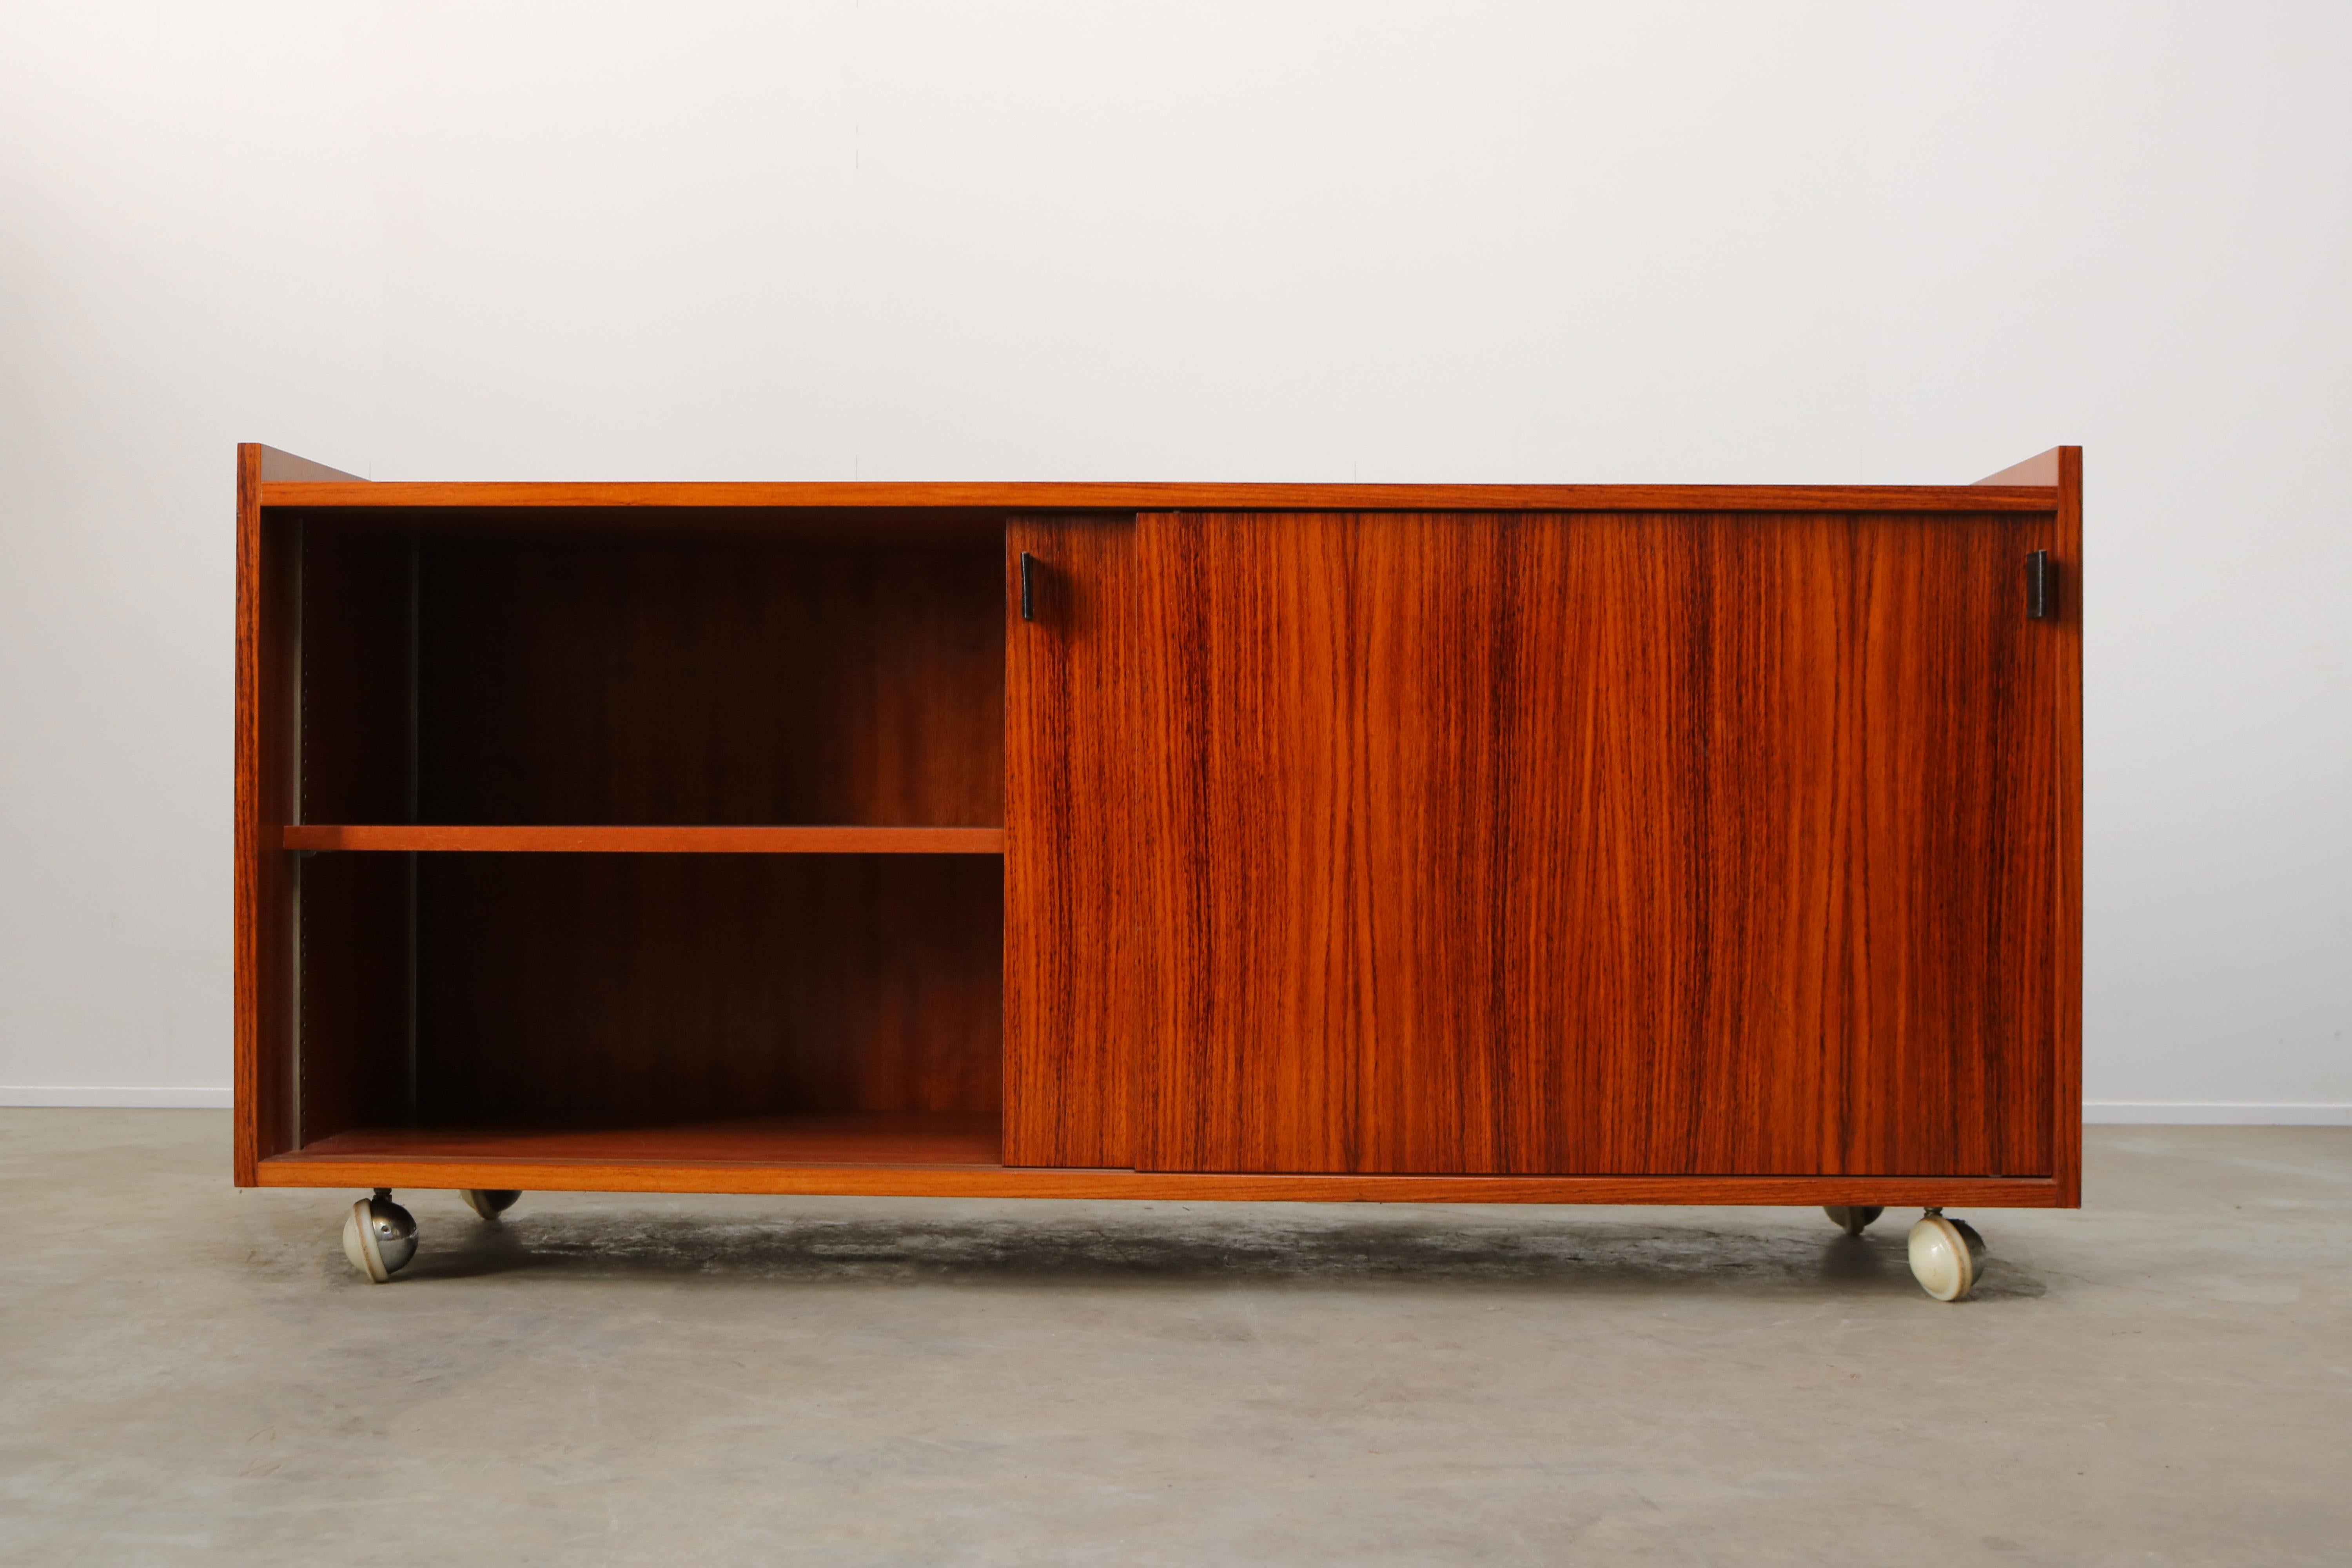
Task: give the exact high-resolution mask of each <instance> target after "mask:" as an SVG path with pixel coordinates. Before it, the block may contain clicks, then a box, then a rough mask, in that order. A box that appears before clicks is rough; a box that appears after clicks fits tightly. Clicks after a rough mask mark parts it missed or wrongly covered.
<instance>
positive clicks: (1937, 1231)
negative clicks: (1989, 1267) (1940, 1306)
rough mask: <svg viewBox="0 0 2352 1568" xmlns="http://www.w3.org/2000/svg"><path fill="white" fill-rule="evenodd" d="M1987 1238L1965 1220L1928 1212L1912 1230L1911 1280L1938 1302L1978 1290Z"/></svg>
mask: <svg viewBox="0 0 2352 1568" xmlns="http://www.w3.org/2000/svg"><path fill="white" fill-rule="evenodd" d="M1984 1256H1985V1244H1984V1237H1980V1236H1979V1235H1978V1234H1977V1233H1976V1230H1975V1228H1974V1227H1973V1226H1970V1225H1969V1223H1968V1222H1967V1221H1965V1220H1957V1219H1946V1218H1945V1217H1944V1211H1943V1210H1941V1209H1929V1210H1928V1211H1927V1214H1926V1215H1925V1216H1923V1217H1922V1218H1921V1219H1920V1221H1919V1223H1918V1224H1917V1225H1915V1226H1912V1227H1911V1278H1913V1279H1916V1280H1917V1281H1919V1289H1922V1290H1925V1291H1926V1292H1927V1294H1928V1295H1930V1296H1933V1297H1934V1298H1936V1300H1938V1301H1957V1300H1960V1299H1961V1298H1962V1297H1964V1296H1966V1295H1967V1294H1968V1293H1969V1291H1971V1290H1973V1289H1976V1288H1977V1276H1978V1275H1979V1274H1980V1273H1982V1272H1983V1270H1984Z"/></svg>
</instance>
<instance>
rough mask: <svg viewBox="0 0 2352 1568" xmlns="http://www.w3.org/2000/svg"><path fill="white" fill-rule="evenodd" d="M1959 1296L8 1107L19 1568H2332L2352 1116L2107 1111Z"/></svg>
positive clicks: (1888, 1272) (1746, 1262)
mask: <svg viewBox="0 0 2352 1568" xmlns="http://www.w3.org/2000/svg"><path fill="white" fill-rule="evenodd" d="M2089 1162H2090V1163H2089V1194H2088V1206H2087V1207H2086V1208H2085V1209H2084V1210H2083V1211H2082V1212H2081V1213H2079V1214H2075V1213H2067V1214H2053V1213H2038V1214H2037V1213H2032V1212H2025V1211H2013V1212H1999V1211H1993V1212H1979V1213H1977V1214H1975V1215H1971V1216H1969V1217H1972V1218H1973V1219H1974V1220H1975V1221H1976V1222H1977V1223H1978V1224H1979V1228H1981V1229H1982V1230H1983V1232H1984V1233H1985V1237H1986V1239H1987V1241H1988V1242H1989V1243H1990V1247H1991V1251H1992V1259H1993V1261H1992V1265H1991V1268H1990V1273H1989V1275H1988V1279H1987V1283H1986V1285H1985V1287H1984V1289H1982V1292H1981V1294H1980V1297H1979V1300H1976V1301H1973V1302H1970V1303H1966V1304H1962V1305H1959V1306H1942V1305H1938V1304H1937V1303H1936V1302H1933V1301H1930V1300H1927V1298H1926V1297H1925V1296H1923V1295H1921V1294H1920V1293H1919V1291H1918V1290H1917V1289H1916V1287H1915V1286H1914V1285H1913V1284H1912V1282H1911V1279H1910V1277H1909V1274H1908V1272H1907V1270H1906V1268H1905V1265H1904V1261H1903V1236H1904V1231H1905V1228H1906V1225H1907V1223H1908V1221H1909V1219H1910V1218H1912V1217H1916V1216H1913V1215H1908V1214H1890V1215H1888V1217H1887V1219H1886V1220H1884V1221H1882V1222H1880V1226H1879V1228H1878V1229H1876V1230H1874V1232H1873V1233H1872V1234H1871V1236H1870V1237H1868V1238H1867V1239H1866V1240H1864V1241H1861V1242H1853V1241H1850V1240H1847V1239H1846V1238H1844V1237H1841V1236H1840V1235H1839V1234H1838V1233H1836V1232H1835V1231H1833V1230H1832V1229H1831V1228H1830V1226H1829V1225H1828V1222H1827V1221H1825V1220H1823V1219H1822V1216H1821V1215H1819V1213H1817V1212H1815V1211H1811V1210H1807V1211H1794V1210H1788V1209H1747V1210H1741V1209H1706V1210H1697V1209H1682V1210H1675V1209H1549V1208H1538V1209H1505V1208H1469V1209H1457V1208H1436V1207H1413V1208H1373V1207H1362V1208H1353V1207H1350V1208H1324V1209H1318V1208H1311V1207H1306V1206H1297V1205H1248V1206H1244V1205H1232V1206H1223V1205H1110V1204H1042V1203H1041V1204H1030V1205H1023V1204H1017V1203H1001V1202H953V1203H950V1202H935V1201H920V1202H888V1201H875V1200H862V1199H860V1200H847V1199H770V1198H761V1199H754V1198H678V1199H671V1198H647V1197H638V1196H629V1195H612V1196H604V1195H598V1194H577V1195H564V1194H529V1195H527V1196H526V1197H525V1198H524V1199H523V1201H522V1203H521V1205H520V1207H518V1208H517V1209H516V1210H514V1211H513V1212H512V1213H511V1215H509V1219H508V1221H507V1223H505V1224H504V1225H502V1226H485V1225H483V1224H481V1223H480V1222H478V1221H477V1220H475V1219H474V1217H473V1216H472V1215H471V1214H469V1213H468V1212H467V1210H465V1209H464V1208H462V1207H461V1206H460V1205H458V1203H457V1199H456V1197H455V1195H454V1194H446V1193H434V1192H420V1193H415V1194H403V1197H404V1201H405V1202H406V1203H407V1204H408V1205H409V1206H410V1207H411V1208H412V1209H413V1210H414V1211H415V1215H416V1218H417V1221H418V1224H419V1226H420V1229H421V1232H422V1236H423V1243H424V1247H423V1251H422V1252H421V1253H420V1255H419V1257H418V1259H417V1261H416V1263H415V1265H413V1266H412V1267H411V1268H409V1270H408V1271H407V1272H406V1273H404V1274H403V1275H402V1276H400V1277H399V1278H398V1279H396V1280H395V1281H394V1283H393V1284H391V1285H389V1286H370V1285H368V1284H366V1283H365V1282H364V1281H362V1279H360V1278H359V1277H358V1276H357V1275H355V1274H354V1273H353V1272H352V1269H351V1268H350V1267H349V1265H347V1264H346V1263H345V1262H344V1260H343V1257H342V1253H341V1247H340V1246H339V1244H338V1241H337V1229H338V1226H340V1224H341V1217H342V1214H343V1212H344V1210H345V1209H346V1207H347V1206H348V1204H349V1202H350V1199H351V1198H352V1196H354V1195H357V1194H349V1193H335V1192H244V1193H240V1192H237V1191H236V1190H234V1189H233V1188H231V1187H230V1186H229V1184H228V1118H227V1117H226V1114H224V1113H218V1112H212V1111H152V1110H150V1111H136V1110H134V1111H99V1110H12V1111H0V1198H5V1202H0V1560H5V1562H8V1563H41V1564H50V1563H57V1564H68V1563H70V1564H103V1563H132V1564H142V1565H143V1564H158V1563H229V1562H234V1563H241V1564H264V1563H303V1564H306V1565H314V1564H317V1563H336V1564H369V1563H402V1564H414V1563H434V1564H443V1563H452V1564H457V1563H499V1564H528V1563H566V1564H593V1563H663V1564H668V1563H716V1564H731V1563H756V1564H761V1565H770V1564H784V1565H799V1564H826V1565H828V1568H830V1565H834V1564H866V1563H889V1564H898V1563H904V1564H996V1563H1006V1564H1023V1565H1024V1568H1026V1565H1033V1564H1045V1563H1114V1564H1120V1565H1128V1564H1161V1563H1183V1564H1193V1563H1203V1564H1225V1563H1286V1564H1287V1563H1300V1564H1326V1563H1328V1564H1349V1565H1350V1568H1361V1565H1368V1564H1391V1563H1394V1564H1414V1565H1421V1564H1439V1563H1529V1564H1555V1563H1609V1564H1639V1563H1724V1564H1741V1565H1747V1564H1761V1563H1807V1564H1811V1563H1868V1564H1890V1563H1932V1564H1937V1565H1939V1568H1941V1565H1948V1564H1957V1563H1996V1564H2004V1565H2007V1564H2023V1563H2116V1564H2122V1563H2131V1564H2143V1563H2148V1564H2153V1563H2167V1564H2187V1563H2228V1564H2276V1563H2347V1562H2352V1529H2348V1528H2347V1527H2352V1130H2339V1129H2308V1128H2294V1129H2289V1128H2267V1129H2252V1128H2168V1129H2155V1128H2105V1129H2094V1130H2093V1131H2092V1132H2091V1135H2090V1154H2089Z"/></svg>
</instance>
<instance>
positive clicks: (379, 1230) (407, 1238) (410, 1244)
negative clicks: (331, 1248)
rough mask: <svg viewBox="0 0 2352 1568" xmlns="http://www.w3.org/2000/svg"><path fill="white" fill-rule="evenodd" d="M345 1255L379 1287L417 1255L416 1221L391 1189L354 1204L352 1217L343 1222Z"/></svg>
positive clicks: (383, 1189)
mask: <svg viewBox="0 0 2352 1568" xmlns="http://www.w3.org/2000/svg"><path fill="white" fill-rule="evenodd" d="M343 1256H344V1257H346V1258H350V1259H351V1260H352V1268H356V1269H358V1270H359V1271H360V1272H361V1273H362V1274H364V1275H366V1276H367V1277H368V1279H369V1280H370V1281H371V1282H373V1283H374V1284H377V1285H381V1284H383V1282H384V1281H385V1280H387V1279H391V1278H392V1277H393V1276H394V1275H395V1274H397V1273H399V1272H400V1271H401V1270H402V1269H404V1268H407V1267H408V1260H409V1259H410V1258H414V1257H415V1256H416V1222H415V1220H414V1219H412V1218H410V1217H409V1214H408V1211H407V1210H406V1209H404V1208H402V1207H401V1206H400V1205H398V1204H396V1203H394V1202H393V1201H392V1189H391V1188H390V1187H378V1188H377V1189H376V1190H375V1196H373V1197H372V1198H362V1199H360V1201H359V1202H357V1203H355V1204H353V1205H352V1213H351V1217H350V1218H348V1219H346V1220H344V1221H343Z"/></svg>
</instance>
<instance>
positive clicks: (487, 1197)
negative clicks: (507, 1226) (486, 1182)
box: [457, 1187, 522, 1219]
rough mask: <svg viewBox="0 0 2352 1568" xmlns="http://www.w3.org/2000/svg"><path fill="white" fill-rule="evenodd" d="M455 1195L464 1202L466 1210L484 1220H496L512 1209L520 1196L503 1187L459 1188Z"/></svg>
mask: <svg viewBox="0 0 2352 1568" xmlns="http://www.w3.org/2000/svg"><path fill="white" fill-rule="evenodd" d="M457 1195H458V1196H459V1197H461V1198H463V1199H465V1200H466V1206H467V1208H469V1209H472V1210H473V1211H474V1212H475V1213H476V1214H478V1215H481V1216H482V1217H483V1218H484V1219H496V1218H498V1217H499V1215H502V1214H504V1213H506V1211H507V1210H509V1209H510V1208H512V1207H514V1205H515V1199H517V1198H519V1197H520V1196H522V1194H520V1193H519V1192H509V1191H508V1190H507V1189H506V1188H504V1187H461V1188H459V1189H458V1192H457Z"/></svg>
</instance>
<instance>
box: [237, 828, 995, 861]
mask: <svg viewBox="0 0 2352 1568" xmlns="http://www.w3.org/2000/svg"><path fill="white" fill-rule="evenodd" d="M282 842H283V844H284V847H286V848H289V849H310V850H379V851H382V850H390V851H400V850H421V851H426V852H432V853H441V852H446V851H458V852H476V853H479V852H487V853H492V854H538V855H579V854H619V855H1002V854H1003V853H1004V829H1003V828H1002V827H478V826H440V825H414V826H412V825H405V824H391V825H385V826H373V825H371V826H359V825H353V824H349V823H316V822H312V823H304V824H301V825H300V826H294V827H289V828H287V829H285V836H284V838H283V840H282Z"/></svg>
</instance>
